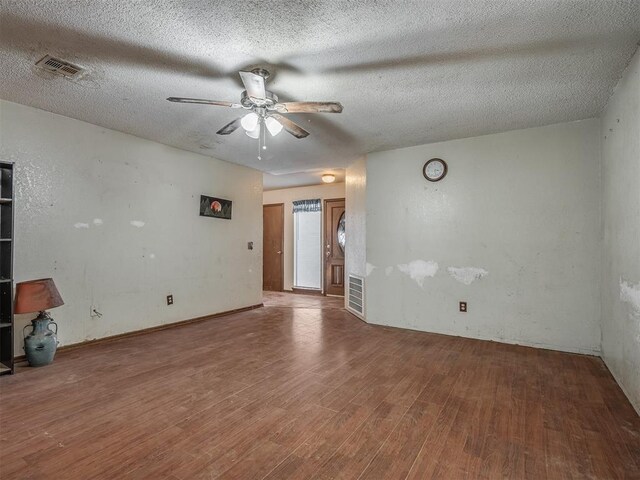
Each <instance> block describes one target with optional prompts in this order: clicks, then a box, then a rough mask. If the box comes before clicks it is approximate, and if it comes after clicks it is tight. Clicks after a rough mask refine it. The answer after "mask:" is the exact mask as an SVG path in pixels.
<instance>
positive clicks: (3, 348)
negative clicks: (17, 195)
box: [0, 161, 15, 375]
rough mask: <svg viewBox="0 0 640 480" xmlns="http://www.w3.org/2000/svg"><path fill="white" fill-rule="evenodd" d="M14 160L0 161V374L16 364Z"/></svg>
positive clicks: (8, 370) (5, 372) (11, 370)
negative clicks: (14, 342) (14, 329)
mask: <svg viewBox="0 0 640 480" xmlns="http://www.w3.org/2000/svg"><path fill="white" fill-rule="evenodd" d="M13 193H14V192H13V163H9V162H2V161H0V375H6V374H11V373H13V372H14V370H15V369H14V365H13V325H14V324H13V217H14V213H13V209H14V201H13V199H14V197H13Z"/></svg>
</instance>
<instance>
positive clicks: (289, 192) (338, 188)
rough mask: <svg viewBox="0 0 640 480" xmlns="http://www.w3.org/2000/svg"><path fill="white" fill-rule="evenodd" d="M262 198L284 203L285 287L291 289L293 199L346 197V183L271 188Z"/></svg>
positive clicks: (269, 202) (266, 203)
mask: <svg viewBox="0 0 640 480" xmlns="http://www.w3.org/2000/svg"><path fill="white" fill-rule="evenodd" d="M262 198H263V200H262V202H263V204H264V205H268V204H271V203H284V251H283V255H284V289H285V290H291V289H292V288H293V201H294V200H311V199H315V198H320V199H322V200H325V199H331V198H344V183H331V184H327V185H313V186H310V187H297V188H283V189H281V190H269V191H267V192H264V194H263V196H262ZM323 208H324V205H323ZM261 242H262V240H261Z"/></svg>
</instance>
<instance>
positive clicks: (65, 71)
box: [36, 55, 84, 78]
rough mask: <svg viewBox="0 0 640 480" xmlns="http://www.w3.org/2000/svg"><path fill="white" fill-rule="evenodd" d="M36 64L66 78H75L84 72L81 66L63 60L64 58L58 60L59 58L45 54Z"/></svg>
mask: <svg viewBox="0 0 640 480" xmlns="http://www.w3.org/2000/svg"><path fill="white" fill-rule="evenodd" d="M36 65H37V66H38V67H40V68H43V69H45V70H47V71H48V72H53V73H57V74H58V75H62V76H63V77H67V78H76V77H78V76H80V75H81V74H82V73H83V72H84V69H83V68H81V67H78V66H77V65H74V64H72V63H69V62H65V61H64V60H60V59H59V58H55V57H52V56H51V55H46V56H45V57H44V58H43V59H42V60H40V61H39V62H37V63H36Z"/></svg>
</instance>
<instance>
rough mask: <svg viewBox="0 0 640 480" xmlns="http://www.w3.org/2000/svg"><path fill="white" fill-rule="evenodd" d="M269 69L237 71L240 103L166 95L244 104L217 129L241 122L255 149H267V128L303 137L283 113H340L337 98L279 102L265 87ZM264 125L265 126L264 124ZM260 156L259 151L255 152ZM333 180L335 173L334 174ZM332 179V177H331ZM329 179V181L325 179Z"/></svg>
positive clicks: (223, 104)
mask: <svg viewBox="0 0 640 480" xmlns="http://www.w3.org/2000/svg"><path fill="white" fill-rule="evenodd" d="M269 75H270V74H269V72H268V71H267V70H265V69H263V68H254V69H253V70H251V71H250V72H244V71H241V72H240V78H241V79H242V83H243V84H244V88H245V90H244V91H243V92H242V95H241V96H240V103H234V102H222V101H219V100H204V99H200V98H182V97H169V98H167V100H169V101H170V102H178V103H200V104H204V105H217V106H219V107H229V108H244V109H245V110H250V113H248V114H246V115H244V116H242V117H238V118H236V119H235V120H234V121H232V122H230V123H228V124H227V125H225V126H224V127H222V128H221V129H220V130H218V131H217V132H216V133H217V134H218V135H229V134H230V133H233V132H235V131H236V130H237V129H238V127H240V126H242V128H244V130H245V132H246V134H247V135H249V136H250V137H251V138H257V139H258V140H259V142H258V152H260V150H261V149H262V150H266V148H267V147H266V145H265V133H264V130H265V129H266V130H269V133H270V134H271V136H272V137H275V136H276V135H278V134H279V133H280V132H281V131H282V130H283V129H284V130H286V131H287V132H289V133H290V134H291V135H293V136H294V137H296V138H305V137H307V136H308V135H309V132H307V131H306V130H305V129H304V128H302V127H301V126H300V125H298V124H296V123H294V122H292V121H291V120H289V119H288V118H287V117H285V116H284V115H282V114H284V113H340V112H342V105H341V104H339V103H338V102H282V103H280V102H279V101H278V96H277V95H276V94H275V93H273V92H270V91H269V90H267V89H266V88H265V84H266V82H267V79H268V78H269ZM265 127H266V128H265ZM258 159H259V160H260V159H261V157H260V154H259V153H258ZM334 180H335V177H334ZM331 181H333V180H331ZM328 183H331V182H328Z"/></svg>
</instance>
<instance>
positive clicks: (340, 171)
mask: <svg viewBox="0 0 640 480" xmlns="http://www.w3.org/2000/svg"><path fill="white" fill-rule="evenodd" d="M326 173H330V174H332V175H334V176H335V177H336V180H335V183H340V182H344V180H345V170H344V168H320V169H315V170H308V171H306V172H303V173H288V174H284V175H273V174H271V173H263V174H262V185H263V186H264V189H265V190H276V189H278V188H291V187H304V186H307V185H322V183H323V182H322V175H324V174H326Z"/></svg>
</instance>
